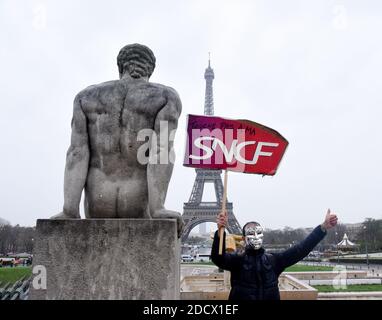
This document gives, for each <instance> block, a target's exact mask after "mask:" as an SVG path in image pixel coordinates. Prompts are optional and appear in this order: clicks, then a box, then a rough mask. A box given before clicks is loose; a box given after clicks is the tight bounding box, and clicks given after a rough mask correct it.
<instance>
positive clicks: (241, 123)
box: [183, 115, 288, 175]
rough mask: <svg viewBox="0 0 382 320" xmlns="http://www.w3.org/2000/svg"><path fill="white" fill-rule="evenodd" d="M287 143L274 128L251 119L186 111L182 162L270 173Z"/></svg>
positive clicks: (275, 167)
mask: <svg viewBox="0 0 382 320" xmlns="http://www.w3.org/2000/svg"><path fill="white" fill-rule="evenodd" d="M287 146H288V141H287V140H286V139H285V138H284V137H283V136H282V135H281V134H279V133H278V132H277V131H275V130H273V129H271V128H269V127H266V126H264V125H261V124H259V123H256V122H253V121H249V120H231V119H224V118H220V117H214V116H199V115H189V116H188V126H187V141H186V153H185V158H184V163H183V165H184V166H188V167H194V168H204V169H227V170H230V171H238V172H245V173H257V174H263V175H274V174H275V173H276V171H277V168H278V166H279V164H280V161H281V159H282V157H283V155H284V153H285V150H286V148H287Z"/></svg>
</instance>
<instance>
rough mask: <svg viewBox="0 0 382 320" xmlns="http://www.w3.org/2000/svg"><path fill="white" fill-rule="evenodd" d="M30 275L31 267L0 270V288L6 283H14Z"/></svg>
mask: <svg viewBox="0 0 382 320" xmlns="http://www.w3.org/2000/svg"><path fill="white" fill-rule="evenodd" d="M30 275H32V268H31V267H14V268H9V267H7V268H5V267H4V268H0V286H3V285H4V284H5V283H7V282H11V283H14V282H16V281H17V280H19V279H21V278H22V277H24V276H30Z"/></svg>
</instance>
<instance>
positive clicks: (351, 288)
mask: <svg viewBox="0 0 382 320" xmlns="http://www.w3.org/2000/svg"><path fill="white" fill-rule="evenodd" d="M313 287H315V288H316V289H317V290H318V292H360V291H382V284H349V285H348V286H347V287H346V289H335V288H333V286H329V285H321V286H313Z"/></svg>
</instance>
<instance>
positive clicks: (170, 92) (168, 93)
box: [148, 82, 180, 103]
mask: <svg viewBox="0 0 382 320" xmlns="http://www.w3.org/2000/svg"><path fill="white" fill-rule="evenodd" d="M148 84H149V85H151V86H153V87H155V88H157V89H158V90H160V91H161V93H162V94H163V95H164V96H165V97H166V98H167V99H168V100H173V101H176V102H179V103H180V98H179V94H178V92H177V91H176V90H175V89H174V88H172V87H169V86H166V85H164V84H160V83H155V82H148Z"/></svg>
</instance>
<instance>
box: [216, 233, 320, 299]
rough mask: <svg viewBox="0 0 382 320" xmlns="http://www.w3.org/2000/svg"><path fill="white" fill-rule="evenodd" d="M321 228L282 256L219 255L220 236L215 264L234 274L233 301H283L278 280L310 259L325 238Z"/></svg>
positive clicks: (253, 253)
mask: <svg viewBox="0 0 382 320" xmlns="http://www.w3.org/2000/svg"><path fill="white" fill-rule="evenodd" d="M325 235H326V232H324V231H322V229H321V226H317V227H316V228H315V229H314V230H313V231H312V232H311V233H310V234H309V235H308V236H307V237H306V238H305V239H304V240H303V241H301V242H300V243H298V244H297V245H295V246H293V247H291V248H289V249H287V250H285V251H284V252H281V253H267V252H265V250H264V249H263V248H261V249H259V250H253V249H252V248H248V247H247V248H246V250H245V252H244V253H241V254H239V253H226V252H225V241H223V254H222V255H219V233H218V231H216V233H215V237H214V242H213V244H212V251H211V260H212V261H213V262H214V263H215V264H216V266H218V267H219V268H221V269H224V270H228V271H231V292H230V295H229V300H279V299H280V292H279V287H278V277H279V275H280V274H281V273H282V272H283V271H284V270H285V268H287V267H289V266H291V265H294V264H295V263H297V262H298V261H300V260H302V259H303V258H304V257H306V256H307V255H308V254H309V252H311V251H312V250H313V248H314V247H315V246H316V245H317V244H318V243H319V242H320V241H321V240H322V239H323V238H324V237H325Z"/></svg>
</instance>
